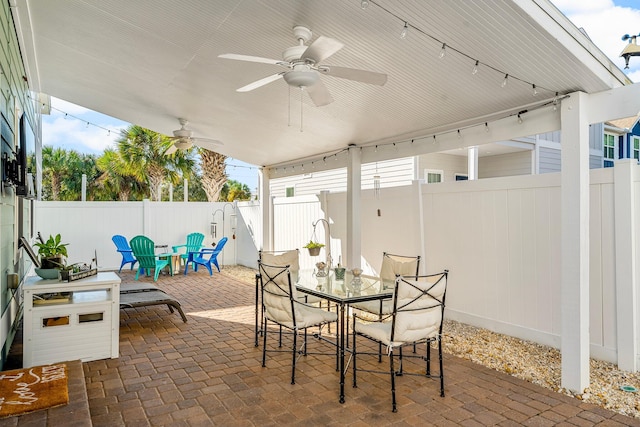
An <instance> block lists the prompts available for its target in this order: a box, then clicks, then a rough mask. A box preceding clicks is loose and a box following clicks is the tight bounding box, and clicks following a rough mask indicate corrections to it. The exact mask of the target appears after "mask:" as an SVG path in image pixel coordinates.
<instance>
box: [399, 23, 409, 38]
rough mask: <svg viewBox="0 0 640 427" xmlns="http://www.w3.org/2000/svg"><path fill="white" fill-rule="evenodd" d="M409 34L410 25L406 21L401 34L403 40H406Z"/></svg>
mask: <svg viewBox="0 0 640 427" xmlns="http://www.w3.org/2000/svg"><path fill="white" fill-rule="evenodd" d="M408 32H409V25H408V24H407V21H404V27H402V32H401V33H400V38H401V39H406V38H407V33H408Z"/></svg>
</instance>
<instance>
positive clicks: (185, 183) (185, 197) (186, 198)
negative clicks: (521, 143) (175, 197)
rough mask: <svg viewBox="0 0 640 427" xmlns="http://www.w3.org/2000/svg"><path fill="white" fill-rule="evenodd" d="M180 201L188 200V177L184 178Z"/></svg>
mask: <svg viewBox="0 0 640 427" xmlns="http://www.w3.org/2000/svg"><path fill="white" fill-rule="evenodd" d="M182 201H183V202H188V201H189V180H188V179H185V180H184V194H183V196H182Z"/></svg>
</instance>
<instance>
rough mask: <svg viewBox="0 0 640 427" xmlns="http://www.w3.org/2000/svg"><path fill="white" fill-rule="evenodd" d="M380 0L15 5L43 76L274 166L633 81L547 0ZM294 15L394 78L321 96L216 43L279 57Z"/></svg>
mask: <svg viewBox="0 0 640 427" xmlns="http://www.w3.org/2000/svg"><path fill="white" fill-rule="evenodd" d="M370 3H371V4H370V6H369V7H368V8H367V9H366V10H363V9H361V7H360V0H322V1H321V0H208V1H204V0H135V1H132V0H58V1H42V0H12V10H13V14H14V19H15V20H16V23H17V26H18V36H19V38H20V41H21V50H22V55H23V58H24V59H25V60H26V62H27V66H28V70H27V74H28V76H27V77H28V79H29V84H30V87H31V88H32V89H33V90H34V91H36V92H43V93H46V94H49V95H52V96H55V97H58V98H61V99H64V100H67V101H70V102H73V103H76V104H79V105H82V106H85V107H87V108H90V109H93V110H96V111H100V112H102V113H105V114H108V115H110V116H113V117H117V118H120V119H122V120H125V121H127V122H131V123H135V124H139V125H141V126H144V127H147V128H150V129H153V130H156V131H159V132H163V133H166V134H171V132H172V130H174V129H177V128H178V127H179V126H178V118H179V117H183V118H186V119H188V120H189V122H190V124H189V127H190V128H191V129H193V131H194V132H195V136H201V137H208V138H214V139H219V140H221V141H223V142H224V144H225V145H224V146H222V147H220V149H219V151H220V152H221V153H223V154H225V155H227V156H230V157H234V158H237V159H240V160H243V161H246V162H249V163H252V164H257V165H265V166H270V165H276V164H280V163H283V162H288V161H291V160H294V159H299V158H305V157H309V156H314V155H321V154H322V153H329V152H332V151H335V150H339V149H343V148H345V147H347V145H348V144H357V145H363V144H375V143H376V142H377V141H392V140H394V138H407V137H409V138H411V137H413V136H416V137H417V136H421V135H427V134H428V133H429V132H430V131H434V130H439V131H442V130H445V129H456V127H461V126H463V125H468V124H472V123H482V122H484V121H485V120H486V119H487V118H498V117H501V115H502V116H504V115H505V113H508V112H517V111H519V109H521V108H522V107H523V106H526V105H529V104H531V103H533V102H535V101H542V100H545V99H552V98H553V97H554V95H555V93H556V92H558V93H560V94H565V93H570V92H573V91H577V90H580V91H584V92H587V93H592V92H598V91H602V90H606V89H610V88H613V87H617V86H621V85H624V84H628V83H630V82H629V81H628V79H626V77H625V76H624V74H623V73H622V72H621V71H620V70H619V69H618V68H617V67H616V66H615V65H614V64H612V63H611V62H610V61H609V60H608V59H607V58H606V57H605V55H604V54H602V52H600V51H599V50H598V49H597V48H596V47H595V46H594V45H593V44H592V43H591V42H590V41H589V39H588V38H587V37H586V36H585V35H584V34H583V33H581V32H580V31H579V30H578V29H577V28H575V27H574V26H573V25H572V24H571V23H570V22H569V21H568V20H567V19H566V18H565V17H564V16H563V15H562V14H561V13H560V12H558V11H557V9H555V7H554V6H553V5H552V4H551V3H550V2H549V1H547V0H474V1H462V0H451V1H444V0H376V1H375V2H370ZM403 21H407V22H408V24H409V25H410V29H409V33H408V35H407V37H406V39H404V40H403V39H400V37H399V35H400V32H401V30H402V27H403ZM296 25H304V26H307V27H309V28H310V29H311V30H312V31H313V38H312V41H313V40H315V38H316V37H318V36H320V35H323V36H328V37H332V38H335V39H337V40H339V41H341V42H342V43H344V45H345V47H344V48H343V49H342V50H340V51H339V52H338V53H336V54H335V55H333V56H332V57H330V58H329V59H328V60H326V61H325V62H326V63H328V64H330V65H335V66H344V67H354V68H360V69H366V70H372V71H378V72H384V73H386V74H388V81H387V84H386V85H385V86H383V87H378V86H372V85H367V84H363V83H357V82H352V81H349V80H343V79H337V78H332V77H330V76H322V77H321V78H322V80H323V82H324V83H325V85H326V86H327V88H328V89H329V91H330V92H331V94H332V95H333V98H334V99H335V101H334V102H333V103H331V104H329V105H327V106H324V107H316V106H314V105H313V104H312V103H311V101H310V99H309V98H308V97H307V95H306V94H304V96H303V97H302V104H301V101H300V99H301V97H300V93H299V90H297V89H293V88H292V89H291V91H290V90H289V86H287V84H286V83H285V82H284V80H282V79H280V80H278V81H276V82H274V83H271V84H269V85H267V86H264V87H261V88H259V89H256V90H254V91H252V92H247V93H238V92H236V91H235V90H236V89H237V88H239V87H241V86H244V85H246V84H248V83H250V82H252V81H254V80H257V79H260V78H263V77H266V76H268V75H270V74H274V73H276V72H279V71H282V69H281V68H280V67H278V66H274V65H268V64H257V63H248V62H240V61H231V60H227V59H220V58H218V55H220V54H223V53H239V54H245V55H253V56H262V57H267V58H274V59H280V58H281V55H282V51H283V50H284V49H286V48H287V47H291V46H295V45H296V44H297V43H296V40H295V39H294V37H293V33H292V28H293V27H294V26H296ZM442 42H444V43H446V44H447V46H448V48H447V53H446V55H445V56H444V57H443V58H440V57H439V53H440V50H441V45H442ZM621 47H622V46H621ZM454 49H455V50H458V51H459V52H462V53H463V54H461V53H459V52H455V51H454ZM475 60H479V61H480V66H479V70H478V73H477V74H475V75H472V73H471V71H472V68H473V65H474V63H475ZM491 67H492V68H493V69H492V68H491ZM504 73H508V74H509V76H511V77H510V78H509V82H508V84H507V85H506V86H505V87H504V88H502V87H501V83H502V81H503V79H504ZM518 79H521V80H524V81H526V82H529V83H523V82H522V81H519V80H518ZM531 83H534V84H536V86H537V90H538V92H539V94H538V95H537V96H536V97H534V96H533V95H532V87H531ZM301 108H302V110H303V123H302V125H303V130H304V131H303V132H300V119H301V117H300V111H301ZM289 123H290V125H289Z"/></svg>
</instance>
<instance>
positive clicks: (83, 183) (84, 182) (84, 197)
mask: <svg viewBox="0 0 640 427" xmlns="http://www.w3.org/2000/svg"><path fill="white" fill-rule="evenodd" d="M80 186H81V192H82V195H81V196H80V199H81V201H83V202H86V201H87V174H86V173H83V174H82V181H81V184H80Z"/></svg>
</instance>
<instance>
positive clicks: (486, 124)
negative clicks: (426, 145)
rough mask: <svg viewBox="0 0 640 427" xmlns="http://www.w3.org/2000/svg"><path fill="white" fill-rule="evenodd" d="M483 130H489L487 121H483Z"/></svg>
mask: <svg viewBox="0 0 640 427" xmlns="http://www.w3.org/2000/svg"><path fill="white" fill-rule="evenodd" d="M484 131H485V132H489V123H487V122H484Z"/></svg>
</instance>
